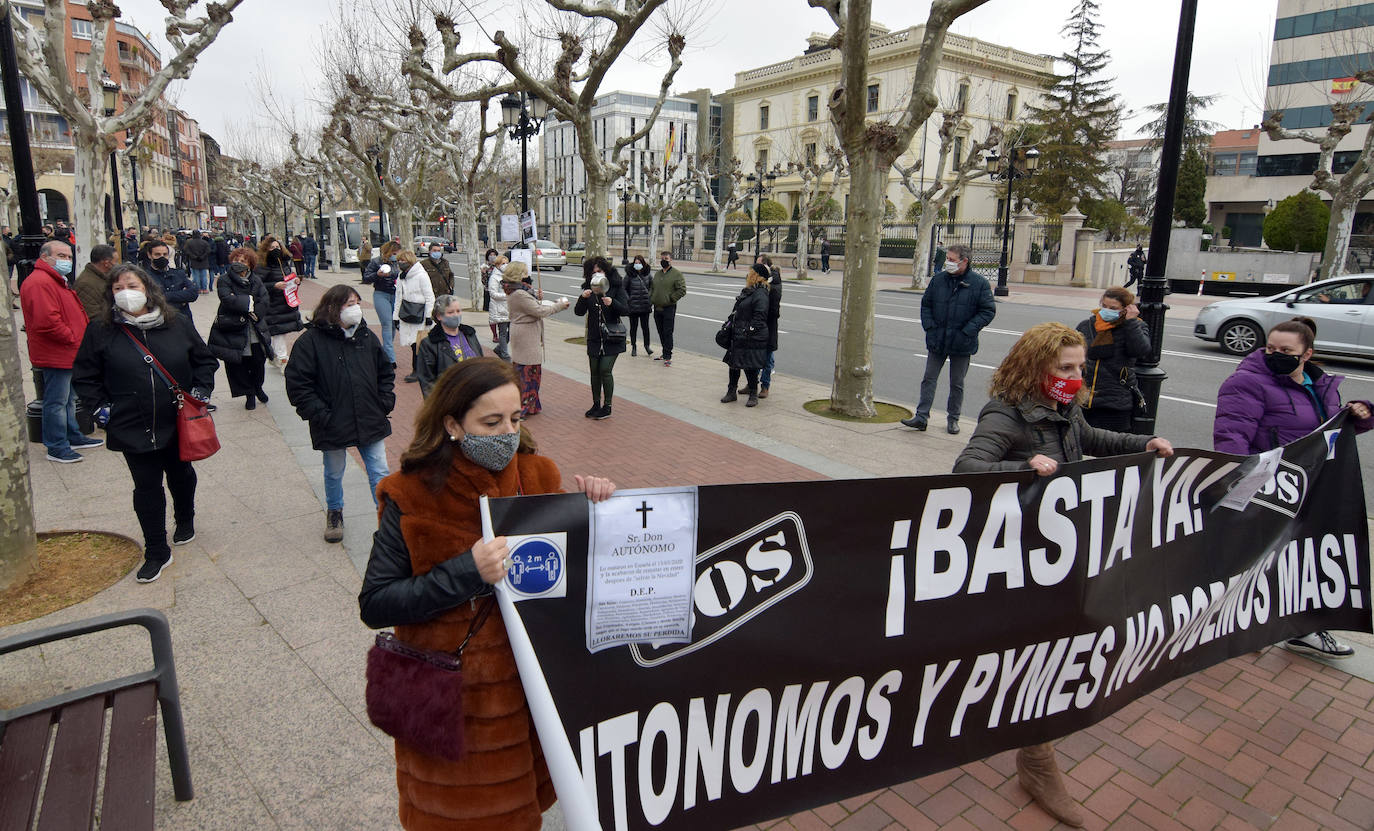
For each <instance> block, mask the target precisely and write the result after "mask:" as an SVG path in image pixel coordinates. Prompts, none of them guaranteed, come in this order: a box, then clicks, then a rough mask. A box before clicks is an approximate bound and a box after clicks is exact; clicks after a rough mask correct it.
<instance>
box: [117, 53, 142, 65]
mask: <svg viewBox="0 0 1374 831" xmlns="http://www.w3.org/2000/svg"><path fill="white" fill-rule="evenodd" d="M118 51H119V65H120V66H128V67H133V68H135V69H137V68H139V62H138V56H137V55H135V54H134V53H133V52H130V51H129V50H127V49H120V50H118Z"/></svg>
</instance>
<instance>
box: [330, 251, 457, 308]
mask: <svg viewBox="0 0 1374 831" xmlns="http://www.w3.org/2000/svg"><path fill="white" fill-rule="evenodd" d="M306 256H307V257H308V256H309V255H308V254H307V255H306ZM420 267H421V268H423V269H424V270H425V273H426V274H428V275H429V285H430V287H431V288H433V289H434V296H435V297H438V296H439V295H441V294H453V267H452V266H450V265H449V264H448V260H446V259H444V246H443V244H442V243H437V242H436V243H434V244H433V245H431V246H430V247H429V256H428V257H425V258H424V259H423V260H420Z"/></svg>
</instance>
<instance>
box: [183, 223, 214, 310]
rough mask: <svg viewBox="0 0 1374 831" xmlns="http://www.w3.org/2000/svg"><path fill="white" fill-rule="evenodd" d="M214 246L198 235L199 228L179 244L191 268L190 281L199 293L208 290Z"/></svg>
mask: <svg viewBox="0 0 1374 831" xmlns="http://www.w3.org/2000/svg"><path fill="white" fill-rule="evenodd" d="M213 252H214V247H213V246H212V245H211V244H210V242H209V241H208V240H206V239H205V238H203V237H202V236H201V235H200V230H199V229H197V230H194V231H192V232H191V238H190V239H188V240H186V241H185V242H183V243H182V244H181V253H182V254H185V255H186V263H187V265H188V266H189V267H190V269H191V282H192V283H194V284H195V287H196V290H197V291H199V292H200V293H201V294H205V293H207V292H209V291H210V255H211V254H212V253H213Z"/></svg>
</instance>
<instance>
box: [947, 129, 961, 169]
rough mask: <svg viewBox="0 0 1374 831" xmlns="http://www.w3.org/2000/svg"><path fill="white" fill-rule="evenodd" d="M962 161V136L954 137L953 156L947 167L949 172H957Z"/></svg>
mask: <svg viewBox="0 0 1374 831" xmlns="http://www.w3.org/2000/svg"><path fill="white" fill-rule="evenodd" d="M963 161H964V137H963V136H955V137H954V155H953V156H951V157H950V165H949V169H950V172H951V173H953V172H954V171H957V170H958V169H959V165H960V164H962V163H963Z"/></svg>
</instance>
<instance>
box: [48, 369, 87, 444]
mask: <svg viewBox="0 0 1374 831" xmlns="http://www.w3.org/2000/svg"><path fill="white" fill-rule="evenodd" d="M84 438H86V435H85V434H84V433H82V432H81V428H80V427H79V426H77V423H76V393H75V392H72V371H71V370H70V369H46V368H45V369H44V370H43V446H44V447H46V448H47V449H48V452H49V453H53V454H60V453H70V452H71V451H72V442H74V441H75V442H79V441H81V440H82V439H84Z"/></svg>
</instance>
